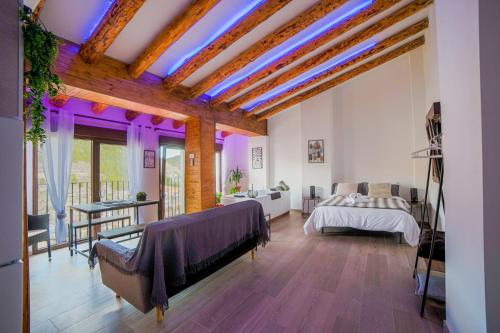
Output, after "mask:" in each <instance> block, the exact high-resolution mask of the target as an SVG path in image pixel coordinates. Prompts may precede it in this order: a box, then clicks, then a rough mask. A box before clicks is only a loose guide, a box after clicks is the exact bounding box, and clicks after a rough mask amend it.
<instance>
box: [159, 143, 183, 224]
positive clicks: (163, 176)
mask: <svg viewBox="0 0 500 333" xmlns="http://www.w3.org/2000/svg"><path fill="white" fill-rule="evenodd" d="M160 160H161V169H160V198H161V200H162V201H163V204H162V205H161V216H162V218H167V217H171V216H176V215H180V214H184V213H185V207H184V174H185V151H184V149H183V148H181V147H176V146H172V145H162V146H161V147H160Z"/></svg>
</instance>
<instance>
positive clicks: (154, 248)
mask: <svg viewBox="0 0 500 333" xmlns="http://www.w3.org/2000/svg"><path fill="white" fill-rule="evenodd" d="M253 238H256V239H257V240H258V244H261V245H265V243H266V242H267V241H268V240H269V234H268V230H267V225H266V221H265V217H264V212H263V209H262V206H261V204H260V203H259V202H257V201H255V200H248V201H243V202H241V203H236V204H232V205H228V206H225V207H221V208H213V209H208V210H205V211H202V212H199V213H194V214H190V215H181V216H178V217H175V218H170V219H165V220H162V221H158V222H154V223H150V224H148V225H147V226H146V228H145V229H144V232H143V235H142V237H141V239H140V241H139V244H138V245H137V247H136V248H135V249H130V248H126V247H124V246H122V245H120V244H117V243H115V242H113V241H110V240H101V241H99V242H97V243H96V244H95V245H94V247H93V248H92V251H91V252H90V256H89V263H90V265H91V266H92V267H93V265H94V263H95V258H96V257H98V258H99V260H105V261H106V262H108V263H109V264H110V265H113V266H114V267H115V268H117V269H118V270H119V271H121V272H123V273H125V274H142V275H145V276H149V277H151V278H152V279H153V290H152V295H151V302H152V304H153V305H162V306H168V297H167V286H180V285H183V284H185V283H186V278H187V276H188V275H189V274H193V273H196V272H198V271H200V270H202V269H204V268H206V267H208V266H209V265H210V264H211V263H213V262H214V261H216V260H217V259H220V258H222V257H223V256H224V255H225V254H227V253H228V252H229V251H231V250H233V249H235V248H236V247H238V246H239V245H242V244H243V243H244V242H246V241H248V240H250V239H253Z"/></svg>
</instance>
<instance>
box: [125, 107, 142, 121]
mask: <svg viewBox="0 0 500 333" xmlns="http://www.w3.org/2000/svg"><path fill="white" fill-rule="evenodd" d="M140 115H141V113H140V112H137V111H132V110H127V111H125V119H127V120H128V121H132V120H134V119H135V118H137V117H139V116H140Z"/></svg>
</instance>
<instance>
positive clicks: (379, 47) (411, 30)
mask: <svg viewBox="0 0 500 333" xmlns="http://www.w3.org/2000/svg"><path fill="white" fill-rule="evenodd" d="M428 27H429V20H428V19H427V18H425V19H423V20H421V21H419V22H417V23H415V24H412V25H411V26H409V27H408V28H406V29H403V30H401V31H400V32H398V33H396V34H394V35H392V36H391V37H388V38H386V39H384V40H383V41H381V42H379V43H377V44H376V45H375V46H374V47H373V48H371V49H368V50H366V51H365V52H363V53H361V54H359V55H358V56H356V57H354V58H352V59H350V60H349V61H346V62H343V63H341V64H339V65H337V66H335V67H333V68H332V69H330V70H327V71H325V72H322V73H321V74H318V75H316V76H313V77H312V78H310V79H308V80H306V81H304V82H303V83H302V84H299V85H296V86H294V87H291V88H290V89H287V90H285V91H283V92H282V93H280V94H279V95H276V96H275V97H272V98H269V99H267V100H266V101H265V102H264V103H262V104H260V105H258V106H257V107H255V108H253V109H252V110H251V111H250V112H247V114H246V116H247V117H249V116H251V115H254V114H256V113H258V112H260V111H262V110H265V109H267V108H268V107H270V106H271V105H273V104H276V103H277V102H279V101H281V100H283V99H286V98H288V97H290V96H292V95H294V94H295V93H297V92H298V91H301V90H304V89H305V88H308V87H310V86H312V85H315V84H317V83H319V82H321V81H323V80H325V79H326V78H328V77H330V76H332V75H334V74H337V73H339V72H341V71H343V70H344V69H346V68H348V67H351V66H354V65H356V64H358V63H360V62H362V61H364V60H366V59H368V58H370V57H372V56H373V55H375V54H378V53H381V52H383V51H385V50H387V49H388V48H390V47H392V46H394V45H397V44H398V43H401V42H402V41H404V40H405V39H408V38H409V37H411V36H414V35H415V34H418V33H419V32H422V31H423V30H424V29H427V28H428Z"/></svg>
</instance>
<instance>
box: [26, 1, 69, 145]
mask: <svg viewBox="0 0 500 333" xmlns="http://www.w3.org/2000/svg"><path fill="white" fill-rule="evenodd" d="M20 18H21V21H22V22H23V39H24V57H25V60H26V61H27V66H26V67H27V71H25V73H24V80H25V85H26V89H25V91H24V100H25V103H26V107H25V114H24V118H25V120H28V119H31V128H30V129H29V130H28V131H27V132H26V140H28V141H32V142H34V143H36V142H42V143H43V142H45V139H46V135H45V131H44V129H43V127H42V125H43V122H44V121H45V116H44V115H43V112H44V111H45V107H44V105H43V97H44V96H45V94H46V93H48V94H49V96H50V97H55V96H56V95H57V93H58V92H59V91H60V90H61V87H62V81H61V79H60V78H59V76H57V75H56V74H54V73H52V68H53V67H54V63H55V60H56V57H57V52H58V45H57V44H58V42H57V38H56V36H55V35H54V34H53V33H51V32H50V31H47V29H45V27H44V26H43V25H42V24H41V23H40V22H39V21H34V20H33V19H32V16H31V10H30V9H29V8H27V7H24V8H23V9H22V10H20Z"/></svg>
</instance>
